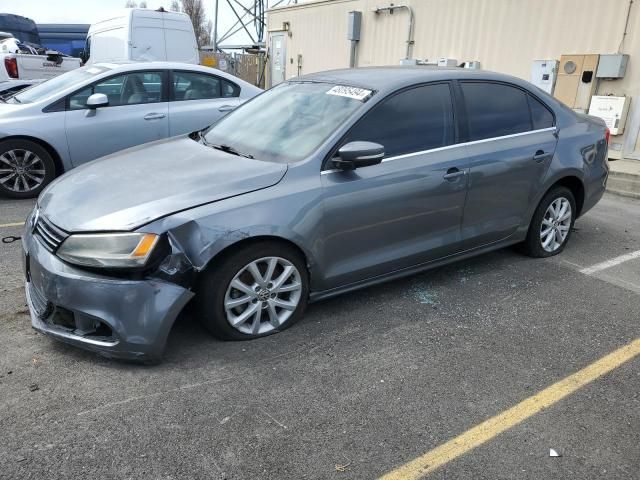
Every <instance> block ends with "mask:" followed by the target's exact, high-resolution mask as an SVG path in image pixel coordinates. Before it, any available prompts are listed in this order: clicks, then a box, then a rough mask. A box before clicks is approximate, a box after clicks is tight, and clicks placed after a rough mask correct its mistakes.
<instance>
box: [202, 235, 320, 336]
mask: <svg viewBox="0 0 640 480" xmlns="http://www.w3.org/2000/svg"><path fill="white" fill-rule="evenodd" d="M308 297H309V275H308V273H307V268H306V263H305V260H304V257H303V256H302V255H301V254H300V253H299V252H298V251H296V250H295V249H294V248H292V247H289V246H287V245H285V244H281V243H278V242H270V241H267V242H260V243H254V244H251V245H247V246H246V247H243V248H241V249H239V250H237V251H235V252H232V253H230V254H229V255H227V256H225V257H223V258H222V259H221V260H214V261H213V262H212V263H211V265H210V266H209V267H208V268H207V269H206V270H205V271H204V272H203V274H202V278H201V280H200V283H199V286H198V289H197V292H196V297H195V307H196V314H197V316H198V318H199V320H200V322H202V324H203V325H204V326H205V327H206V328H207V330H209V331H210V332H211V333H212V334H213V335H214V336H216V337H218V338H220V339H221V340H251V339H253V338H259V337H264V336H266V335H271V334H273V333H277V332H280V331H282V330H284V329H286V328H289V327H290V326H291V325H293V324H294V323H295V322H297V321H298V320H299V319H300V317H301V316H302V314H303V313H304V310H305V308H306V306H307V302H308Z"/></svg>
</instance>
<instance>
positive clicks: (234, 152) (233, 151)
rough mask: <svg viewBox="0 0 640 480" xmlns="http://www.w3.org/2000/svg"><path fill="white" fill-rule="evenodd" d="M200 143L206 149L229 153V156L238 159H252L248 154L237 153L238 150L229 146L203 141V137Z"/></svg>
mask: <svg viewBox="0 0 640 480" xmlns="http://www.w3.org/2000/svg"><path fill="white" fill-rule="evenodd" d="M202 143H204V144H205V145H207V146H208V147H211V148H215V149H216V150H222V151H223V152H225V153H230V154H231V155H238V156H239V157H245V158H253V155H249V154H248V153H242V152H239V151H238V150H236V149H235V148H233V147H232V146H231V145H224V144H221V145H216V144H214V143H208V142H207V141H206V140H205V139H204V137H202Z"/></svg>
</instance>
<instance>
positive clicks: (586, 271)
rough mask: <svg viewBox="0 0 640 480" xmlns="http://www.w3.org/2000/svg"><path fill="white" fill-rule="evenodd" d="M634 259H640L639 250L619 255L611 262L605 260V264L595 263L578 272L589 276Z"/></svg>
mask: <svg viewBox="0 0 640 480" xmlns="http://www.w3.org/2000/svg"><path fill="white" fill-rule="evenodd" d="M636 258H640V250H636V251H635V252H631V253H627V254H625V255H620V256H619V257H615V258H612V259H611V260H607V261H606V262H601V263H596V264H595V265H592V266H590V267H587V268H583V269H582V270H580V273H584V274H585V275H591V274H593V273H596V272H599V271H600V270H605V269H607V268H611V267H615V266H616V265H620V264H621V263H624V262H628V261H629V260H634V259H636Z"/></svg>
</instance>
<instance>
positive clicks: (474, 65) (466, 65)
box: [464, 60, 480, 70]
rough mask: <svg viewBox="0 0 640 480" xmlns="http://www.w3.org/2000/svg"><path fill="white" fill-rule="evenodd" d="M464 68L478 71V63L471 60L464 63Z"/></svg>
mask: <svg viewBox="0 0 640 480" xmlns="http://www.w3.org/2000/svg"><path fill="white" fill-rule="evenodd" d="M464 68H468V69H470V70H480V62H478V61H477V60H471V61H470V62H464Z"/></svg>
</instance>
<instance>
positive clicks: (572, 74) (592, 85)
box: [553, 54, 600, 113]
mask: <svg viewBox="0 0 640 480" xmlns="http://www.w3.org/2000/svg"><path fill="white" fill-rule="evenodd" d="M599 59H600V55H597V54H590V55H562V56H561V57H560V67H559V68H558V78H557V79H556V87H555V89H554V91H553V95H554V97H556V98H557V99H558V100H560V101H561V102H564V103H565V104H566V105H567V106H568V107H569V108H573V109H574V110H576V111H579V112H581V113H586V112H587V110H588V109H589V102H590V101H591V97H592V96H593V94H595V93H596V92H595V90H596V70H597V69H598V60H599Z"/></svg>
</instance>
